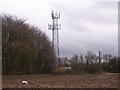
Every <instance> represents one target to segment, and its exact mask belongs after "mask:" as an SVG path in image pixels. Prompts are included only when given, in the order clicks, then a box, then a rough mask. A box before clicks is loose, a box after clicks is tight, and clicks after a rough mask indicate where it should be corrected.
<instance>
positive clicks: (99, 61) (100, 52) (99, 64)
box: [99, 51, 101, 72]
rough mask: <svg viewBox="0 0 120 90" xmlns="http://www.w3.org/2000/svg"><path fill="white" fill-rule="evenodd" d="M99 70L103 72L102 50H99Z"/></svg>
mask: <svg viewBox="0 0 120 90" xmlns="http://www.w3.org/2000/svg"><path fill="white" fill-rule="evenodd" d="M99 72H101V52H100V51H99Z"/></svg>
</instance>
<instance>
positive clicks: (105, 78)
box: [2, 73, 118, 88]
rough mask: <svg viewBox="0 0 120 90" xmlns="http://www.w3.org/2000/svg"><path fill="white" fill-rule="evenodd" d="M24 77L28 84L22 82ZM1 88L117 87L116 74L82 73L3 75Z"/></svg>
mask: <svg viewBox="0 0 120 90" xmlns="http://www.w3.org/2000/svg"><path fill="white" fill-rule="evenodd" d="M23 79H25V80H27V81H28V83H29V84H22V80H23ZM2 86H3V88H103V87H104V88H117V87H118V74H115V73H106V74H82V75H53V74H40V75H9V76H3V80H2Z"/></svg>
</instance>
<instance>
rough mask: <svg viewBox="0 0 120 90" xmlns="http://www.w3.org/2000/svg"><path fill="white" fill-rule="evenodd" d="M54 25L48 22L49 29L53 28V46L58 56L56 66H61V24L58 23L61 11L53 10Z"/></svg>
mask: <svg viewBox="0 0 120 90" xmlns="http://www.w3.org/2000/svg"><path fill="white" fill-rule="evenodd" d="M51 16H52V23H53V24H52V25H51V24H48V30H52V47H53V49H54V55H55V56H56V60H55V62H56V65H55V66H56V67H59V68H60V51H59V32H58V30H59V29H60V27H61V24H58V19H59V18H60V12H59V13H58V12H55V13H54V11H53V10H52V13H51Z"/></svg>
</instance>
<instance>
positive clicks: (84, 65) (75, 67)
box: [61, 51, 120, 74]
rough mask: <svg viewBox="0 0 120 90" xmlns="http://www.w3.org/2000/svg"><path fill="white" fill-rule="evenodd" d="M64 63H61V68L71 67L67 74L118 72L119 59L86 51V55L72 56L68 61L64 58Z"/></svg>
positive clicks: (119, 70)
mask: <svg viewBox="0 0 120 90" xmlns="http://www.w3.org/2000/svg"><path fill="white" fill-rule="evenodd" d="M98 53H99V52H98ZM64 61H65V62H64V63H62V62H61V66H63V67H72V70H67V73H78V74H79V73H101V72H110V73H119V72H120V67H119V65H120V58H119V57H117V56H112V55H110V54H104V55H103V54H101V53H99V55H96V54H94V53H92V51H88V52H87V54H86V55H73V57H71V58H70V59H67V57H66V58H65V59H64Z"/></svg>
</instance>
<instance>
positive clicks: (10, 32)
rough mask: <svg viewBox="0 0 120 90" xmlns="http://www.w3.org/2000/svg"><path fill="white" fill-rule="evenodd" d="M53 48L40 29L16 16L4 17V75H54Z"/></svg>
mask: <svg viewBox="0 0 120 90" xmlns="http://www.w3.org/2000/svg"><path fill="white" fill-rule="evenodd" d="M53 53H54V51H53V49H52V44H51V42H50V40H49V39H48V37H47V36H46V35H45V33H43V32H42V31H41V30H40V29H38V28H37V27H35V26H32V25H29V24H27V23H26V22H25V20H23V19H19V18H17V17H15V16H10V15H5V14H3V15H2V74H39V73H52V71H53V69H54V65H55V56H54V54H53Z"/></svg>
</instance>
